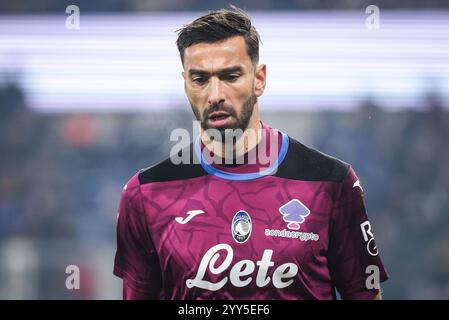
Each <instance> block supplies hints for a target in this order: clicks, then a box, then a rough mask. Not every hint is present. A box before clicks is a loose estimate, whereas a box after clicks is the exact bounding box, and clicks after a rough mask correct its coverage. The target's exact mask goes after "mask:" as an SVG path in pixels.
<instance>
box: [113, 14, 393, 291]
mask: <svg viewBox="0 0 449 320" xmlns="http://www.w3.org/2000/svg"><path fill="white" fill-rule="evenodd" d="M177 46H178V49H179V52H180V56H181V61H182V65H183V68H184V72H183V73H182V75H183V77H184V83H185V93H186V96H187V98H188V100H189V102H190V104H191V106H192V110H193V112H194V114H195V116H196V118H197V120H198V121H199V122H200V124H201V128H202V130H201V133H200V136H199V138H198V139H197V140H195V141H194V142H193V143H191V144H190V145H189V146H188V147H186V148H183V149H182V150H181V151H180V152H179V153H177V154H176V155H177V156H183V155H184V154H186V155H187V159H188V160H189V161H183V162H181V163H179V162H177V161H174V157H173V156H172V157H169V158H167V159H166V160H165V161H162V162H161V163H159V164H156V165H154V166H152V167H150V168H147V169H143V170H140V171H139V172H137V173H136V174H135V175H134V176H133V177H132V178H131V180H129V181H128V183H127V184H126V185H125V187H124V190H123V192H122V195H121V201H120V206H119V216H118V225H117V252H116V257H115V265H114V274H115V275H116V276H118V277H120V278H122V279H123V297H124V299H336V297H337V293H336V292H337V291H338V292H339V294H340V295H341V297H342V298H343V299H374V298H380V287H379V283H380V282H383V281H385V280H386V279H387V278H388V275H387V272H386V271H385V269H384V266H383V264H382V261H381V259H380V257H379V252H378V250H377V248H376V245H375V242H374V236H373V230H372V228H371V225H370V223H369V221H368V217H367V213H366V210H365V205H364V193H363V189H362V185H361V184H360V181H359V179H358V178H357V176H356V174H355V172H354V169H353V168H352V167H351V166H350V165H349V164H347V163H345V162H343V161H340V160H338V159H336V158H333V157H331V156H328V155H326V154H323V153H321V152H319V151H316V150H314V149H312V148H310V147H308V146H305V145H304V144H302V143H300V142H298V141H296V140H295V139H293V138H291V137H289V136H288V135H286V134H285V133H283V132H281V131H278V130H275V129H274V128H271V127H270V126H269V125H268V124H265V123H263V122H261V119H260V116H259V103H258V97H260V96H262V94H263V92H264V89H265V84H266V72H267V69H266V66H265V65H263V64H259V62H258V58H259V55H258V50H259V35H258V33H257V31H256V29H255V28H254V26H253V25H252V24H251V20H250V18H249V17H248V15H247V14H246V13H245V12H244V11H243V10H241V9H238V8H236V7H232V8H231V9H222V10H218V11H214V12H211V13H209V14H207V15H205V16H202V17H200V18H198V19H196V20H195V21H193V22H192V23H190V24H188V25H187V26H185V27H184V28H182V29H181V30H180V31H179V33H178V40H177ZM292 72H294V71H292ZM239 130H240V131H239ZM216 132H218V133H219V134H218V135H216V134H215V133H216ZM230 132H231V133H233V132H239V133H238V134H236V135H234V136H233V137H232V139H227V137H229V134H230ZM249 132H255V134H254V135H246V133H249ZM251 137H253V138H251ZM229 141H231V146H232V147H231V148H230V149H231V150H230V151H229V149H226V148H227V147H228V146H229V143H228V142H229ZM267 154H270V156H268V157H267V158H268V159H269V161H262V160H264V157H263V156H264V155H267ZM271 155H274V156H271ZM211 158H213V159H214V160H217V159H218V160H222V161H211ZM238 160H239V161H238ZM265 160H266V159H265Z"/></svg>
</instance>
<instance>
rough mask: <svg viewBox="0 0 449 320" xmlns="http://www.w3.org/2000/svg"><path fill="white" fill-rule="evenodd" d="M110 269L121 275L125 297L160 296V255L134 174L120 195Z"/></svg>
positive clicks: (152, 297) (154, 297)
mask: <svg viewBox="0 0 449 320" xmlns="http://www.w3.org/2000/svg"><path fill="white" fill-rule="evenodd" d="M113 273H114V274H115V275H116V276H118V277H120V278H122V279H123V298H124V299H134V298H136V299H142V298H149V299H156V298H158V297H159V293H160V290H161V283H162V281H161V272H160V266H159V259H158V256H157V252H156V249H155V247H154V244H153V242H152V239H151V237H150V235H149V233H148V226H147V221H146V217H145V212H144V209H143V205H142V201H141V194H140V186H139V184H138V180H137V179H136V177H134V178H133V179H131V180H130V182H128V184H127V186H126V187H125V189H124V191H123V192H122V195H121V198H120V205H119V215H118V220H117V251H116V254H115V261H114V271H113Z"/></svg>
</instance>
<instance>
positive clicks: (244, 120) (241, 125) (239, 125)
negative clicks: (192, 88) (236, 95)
mask: <svg viewBox="0 0 449 320" xmlns="http://www.w3.org/2000/svg"><path fill="white" fill-rule="evenodd" d="M256 102H257V97H256V96H255V95H251V96H250V97H249V98H248V99H247V100H246V101H245V102H244V103H243V106H242V111H241V114H240V115H237V113H236V112H235V110H234V108H232V107H231V106H230V105H227V104H224V103H218V104H214V105H211V106H209V107H208V108H207V109H205V110H204V112H203V115H202V117H201V115H200V114H199V112H198V109H197V108H196V107H195V106H193V105H192V104H190V106H191V107H192V110H193V113H194V114H195V117H196V119H197V120H198V121H200V123H201V128H203V130H208V129H215V130H218V131H219V132H220V134H221V138H222V140H221V141H222V142H223V143H224V142H225V139H226V136H227V135H228V134H229V135H232V132H233V131H234V130H237V129H240V130H241V131H242V132H244V131H245V130H246V129H247V128H248V125H249V121H250V119H251V117H252V115H253V111H254V105H255V104H256ZM216 111H224V112H227V113H228V114H229V115H230V116H231V117H233V118H234V119H235V120H236V121H235V122H234V123H233V124H232V125H231V126H227V127H211V126H209V125H208V124H207V119H208V118H209V115H210V114H211V113H212V112H216Z"/></svg>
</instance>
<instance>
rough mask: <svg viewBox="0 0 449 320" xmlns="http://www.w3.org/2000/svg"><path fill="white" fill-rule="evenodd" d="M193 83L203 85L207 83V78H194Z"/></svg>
mask: <svg viewBox="0 0 449 320" xmlns="http://www.w3.org/2000/svg"><path fill="white" fill-rule="evenodd" d="M192 81H193V83H195V84H198V85H203V84H205V83H206V82H207V78H205V77H194V78H192Z"/></svg>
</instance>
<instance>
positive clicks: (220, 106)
mask: <svg viewBox="0 0 449 320" xmlns="http://www.w3.org/2000/svg"><path fill="white" fill-rule="evenodd" d="M217 111H223V112H226V113H228V114H229V115H231V116H232V117H236V116H237V114H236V112H235V110H234V108H233V107H232V106H231V105H229V104H225V103H223V102H222V103H216V104H212V105H210V106H209V107H207V108H206V109H205V110H204V111H203V119H208V118H209V115H210V114H211V113H212V112H217Z"/></svg>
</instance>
